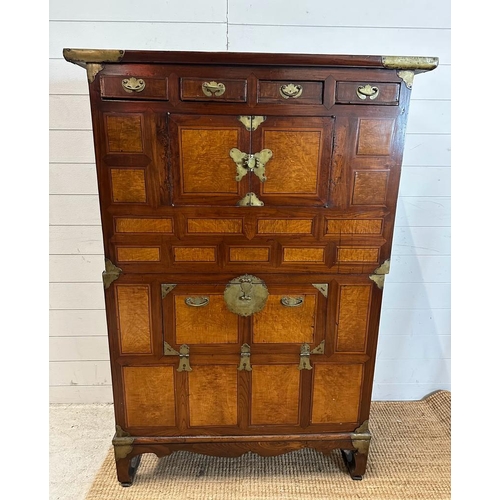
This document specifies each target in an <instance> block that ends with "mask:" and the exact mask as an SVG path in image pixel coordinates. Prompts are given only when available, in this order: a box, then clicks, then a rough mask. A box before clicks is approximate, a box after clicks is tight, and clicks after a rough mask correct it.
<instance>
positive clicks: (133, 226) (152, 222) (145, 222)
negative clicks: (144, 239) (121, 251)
mask: <svg viewBox="0 0 500 500" xmlns="http://www.w3.org/2000/svg"><path fill="white" fill-rule="evenodd" d="M173 230H174V227H173V222H172V219H147V218H141V219H131V218H125V217H119V218H117V219H115V231H116V232H117V233H172V232H173Z"/></svg>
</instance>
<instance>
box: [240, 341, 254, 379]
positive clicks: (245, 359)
mask: <svg viewBox="0 0 500 500" xmlns="http://www.w3.org/2000/svg"><path fill="white" fill-rule="evenodd" d="M240 358H241V359H240V365H239V366H238V370H239V371H243V370H245V371H247V372H251V371H252V365H251V364H250V346H249V345H248V344H243V345H242V346H241V352H240Z"/></svg>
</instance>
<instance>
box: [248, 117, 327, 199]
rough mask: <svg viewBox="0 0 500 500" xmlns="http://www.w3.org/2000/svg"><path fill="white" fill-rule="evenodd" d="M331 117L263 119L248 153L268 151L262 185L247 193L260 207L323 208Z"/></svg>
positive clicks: (256, 180) (256, 184)
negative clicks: (251, 194) (254, 198)
mask: <svg viewBox="0 0 500 500" xmlns="http://www.w3.org/2000/svg"><path fill="white" fill-rule="evenodd" d="M333 122H334V120H333V118H332V117H308V118H307V119H305V118H304V117H297V116H290V117H269V116H268V117H267V119H266V120H265V121H264V122H263V123H262V124H261V125H260V126H259V127H257V129H256V130H255V131H254V132H253V133H252V153H253V154H254V155H255V154H256V153H259V152H261V151H263V150H264V151H265V150H270V151H271V152H272V157H271V159H269V160H268V161H267V163H266V165H265V178H266V179H265V181H263V180H262V176H261V178H259V177H258V176H256V175H254V176H253V177H252V185H251V190H252V191H253V192H255V193H256V194H257V196H258V198H259V199H260V200H261V201H262V202H264V205H266V206H268V205H277V206H312V207H318V206H326V205H328V184H329V180H330V170H331V164H332V150H333Z"/></svg>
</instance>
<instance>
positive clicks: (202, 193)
mask: <svg viewBox="0 0 500 500" xmlns="http://www.w3.org/2000/svg"><path fill="white" fill-rule="evenodd" d="M168 122H169V136H170V152H169V160H168V161H169V166H170V168H169V170H170V175H171V176H172V179H171V182H172V187H173V190H172V191H173V192H172V198H173V204H174V205H230V206H236V204H237V203H238V201H239V200H240V199H241V198H242V197H243V196H244V195H245V194H246V193H247V192H248V191H249V180H248V179H249V177H248V176H244V177H242V178H241V180H239V181H238V180H237V179H236V177H237V165H236V163H235V161H234V159H233V158H232V157H231V150H234V149H237V150H239V151H245V152H247V151H249V150H250V132H249V131H248V130H247V129H246V128H245V126H244V125H243V123H241V122H240V121H239V120H238V116H207V115H205V116H198V115H195V116H190V115H173V114H171V115H169V116H168Z"/></svg>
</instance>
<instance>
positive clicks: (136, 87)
mask: <svg viewBox="0 0 500 500" xmlns="http://www.w3.org/2000/svg"><path fill="white" fill-rule="evenodd" d="M122 87H123V90H125V92H128V93H129V94H130V93H132V92H142V91H143V90H144V89H145V88H146V82H145V81H144V80H143V79H142V78H135V76H131V77H130V78H124V79H123V80H122Z"/></svg>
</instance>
